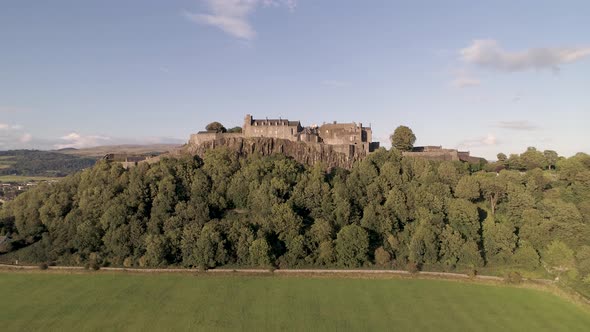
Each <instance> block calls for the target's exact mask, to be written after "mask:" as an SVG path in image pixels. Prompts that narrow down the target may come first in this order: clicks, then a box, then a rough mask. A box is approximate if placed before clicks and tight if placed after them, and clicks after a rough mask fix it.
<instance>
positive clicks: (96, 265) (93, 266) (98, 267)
mask: <svg viewBox="0 0 590 332" xmlns="http://www.w3.org/2000/svg"><path fill="white" fill-rule="evenodd" d="M88 265H89V267H90V268H91V269H93V270H94V271H97V270H99V269H100V265H98V263H97V262H90V263H89V264H88Z"/></svg>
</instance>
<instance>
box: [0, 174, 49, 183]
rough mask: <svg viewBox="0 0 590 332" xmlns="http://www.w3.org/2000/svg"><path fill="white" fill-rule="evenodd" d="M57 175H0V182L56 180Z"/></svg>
mask: <svg viewBox="0 0 590 332" xmlns="http://www.w3.org/2000/svg"><path fill="white" fill-rule="evenodd" d="M58 179H59V178H58V177H48V176H20V175H1V176H0V182H30V181H49V180H58Z"/></svg>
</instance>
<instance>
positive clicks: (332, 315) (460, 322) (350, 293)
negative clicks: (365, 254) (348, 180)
mask: <svg viewBox="0 0 590 332" xmlns="http://www.w3.org/2000/svg"><path fill="white" fill-rule="evenodd" d="M0 298H1V301H0V327H1V329H2V331H18V330H22V331H31V330H44V331H48V330H54V331H57V330H59V331H68V330H69V331H80V330H93V331H102V330H108V331H112V330H117V331H165V330H185V331H187V330H191V331H192V330H199V331H216V330H246V331H283V330H293V331H394V330H397V331H400V330H401V331H407V330H413V331H584V330H585V331H587V330H588V327H589V326H590V314H589V313H588V311H586V309H585V308H581V307H579V306H577V305H575V304H573V303H570V302H568V301H566V300H564V299H562V298H559V297H557V296H554V295H552V294H549V293H545V292H542V291H537V290H532V289H523V288H513V287H504V286H493V285H483V284H472V283H465V282H452V281H443V280H414V279H351V278H305V277H271V276H269V277H264V276H261V277H256V276H191V275H179V274H158V275H145V274H142V275H131V274H116V273H90V274H54V273H12V272H0Z"/></svg>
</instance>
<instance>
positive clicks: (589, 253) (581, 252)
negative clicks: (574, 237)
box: [576, 245, 590, 276]
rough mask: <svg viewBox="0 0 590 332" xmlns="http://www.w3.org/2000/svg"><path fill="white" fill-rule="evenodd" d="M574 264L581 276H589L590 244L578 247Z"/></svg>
mask: <svg viewBox="0 0 590 332" xmlns="http://www.w3.org/2000/svg"><path fill="white" fill-rule="evenodd" d="M576 266H577V268H578V271H580V273H581V274H582V275H583V276H590V246H588V245H585V246H582V247H580V249H578V252H577V253H576Z"/></svg>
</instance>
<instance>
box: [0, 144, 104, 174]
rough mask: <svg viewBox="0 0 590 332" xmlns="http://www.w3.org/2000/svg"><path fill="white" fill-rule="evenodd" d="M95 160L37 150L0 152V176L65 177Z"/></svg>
mask: <svg viewBox="0 0 590 332" xmlns="http://www.w3.org/2000/svg"><path fill="white" fill-rule="evenodd" d="M95 163H96V159H93V158H85V157H78V156H72V155H67V154H63V153H58V152H49V151H38V150H11V151H0V175H22V176H66V175H69V174H72V173H75V172H78V171H80V170H82V169H84V168H88V167H92V166H93V165H94V164H95Z"/></svg>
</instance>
